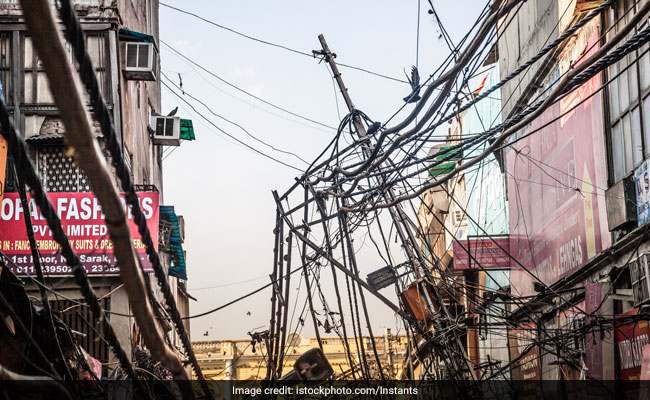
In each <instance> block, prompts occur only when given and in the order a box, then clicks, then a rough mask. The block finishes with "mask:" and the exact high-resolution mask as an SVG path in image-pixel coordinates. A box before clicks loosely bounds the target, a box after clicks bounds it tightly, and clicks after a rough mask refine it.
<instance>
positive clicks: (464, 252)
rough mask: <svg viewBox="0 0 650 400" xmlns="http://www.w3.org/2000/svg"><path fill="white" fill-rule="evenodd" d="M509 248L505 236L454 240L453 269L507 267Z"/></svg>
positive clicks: (508, 263) (508, 240)
mask: <svg viewBox="0 0 650 400" xmlns="http://www.w3.org/2000/svg"><path fill="white" fill-rule="evenodd" d="M509 248H510V239H508V238H507V237H495V238H487V237H468V238H467V239H466V240H454V244H453V249H454V269H458V270H460V269H509V268H510V255H509Z"/></svg>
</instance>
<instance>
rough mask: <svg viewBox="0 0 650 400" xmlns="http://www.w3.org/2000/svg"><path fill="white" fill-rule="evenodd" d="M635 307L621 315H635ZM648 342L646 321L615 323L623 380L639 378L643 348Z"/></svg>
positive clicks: (649, 335) (649, 339)
mask: <svg viewBox="0 0 650 400" xmlns="http://www.w3.org/2000/svg"><path fill="white" fill-rule="evenodd" d="M637 312H638V310H637V309H634V310H632V311H628V312H626V313H625V314H622V316H629V315H636V314H637ZM649 344H650V330H649V329H648V321H637V322H626V321H618V322H617V324H616V350H617V353H618V361H619V366H620V372H621V379H622V380H624V381H629V380H639V378H640V376H641V367H642V365H643V348H644V347H646V346H647V345H649Z"/></svg>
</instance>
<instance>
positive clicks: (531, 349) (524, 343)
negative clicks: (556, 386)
mask: <svg viewBox="0 0 650 400" xmlns="http://www.w3.org/2000/svg"><path fill="white" fill-rule="evenodd" d="M508 339H509V342H510V343H509V347H510V359H511V360H513V367H512V379H513V380H515V381H537V380H540V379H541V359H540V356H539V348H538V347H537V346H535V345H533V343H535V342H537V324H535V323H534V322H530V323H527V324H524V325H521V326H520V327H518V328H517V329H512V330H509V331H508ZM515 360H516V361H515Z"/></svg>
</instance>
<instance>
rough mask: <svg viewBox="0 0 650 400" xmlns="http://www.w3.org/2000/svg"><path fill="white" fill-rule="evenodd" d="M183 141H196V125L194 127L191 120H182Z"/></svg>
mask: <svg viewBox="0 0 650 400" xmlns="http://www.w3.org/2000/svg"><path fill="white" fill-rule="evenodd" d="M181 139H183V140H194V139H196V138H195V137H194V125H192V120H191V119H182V118H181Z"/></svg>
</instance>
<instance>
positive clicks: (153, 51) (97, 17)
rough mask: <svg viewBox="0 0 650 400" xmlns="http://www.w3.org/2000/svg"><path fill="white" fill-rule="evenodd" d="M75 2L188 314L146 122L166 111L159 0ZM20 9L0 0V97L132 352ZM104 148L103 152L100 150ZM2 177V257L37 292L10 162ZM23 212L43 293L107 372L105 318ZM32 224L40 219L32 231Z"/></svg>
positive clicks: (102, 236) (176, 226)
mask: <svg viewBox="0 0 650 400" xmlns="http://www.w3.org/2000/svg"><path fill="white" fill-rule="evenodd" d="M74 3H75V11H76V13H77V15H78V16H79V19H80V23H81V26H82V28H83V30H84V33H85V36H86V47H87V50H88V52H89V54H90V56H91V60H92V63H93V67H94V70H95V73H96V75H97V78H98V81H99V83H100V89H101V94H102V96H103V98H104V100H105V102H106V104H107V106H108V108H109V110H110V112H111V117H112V121H113V125H114V127H115V131H116V135H117V137H118V140H119V143H120V146H121V149H122V154H123V158H124V160H125V162H126V164H127V166H128V169H129V171H130V174H131V179H132V181H133V183H134V184H135V186H136V191H137V192H138V197H139V198H140V201H141V208H142V209H143V211H144V214H145V217H146V218H147V222H148V227H149V230H150V232H151V234H152V237H153V238H154V240H156V241H158V245H159V248H158V250H159V251H160V253H159V254H160V257H161V260H162V263H163V267H164V268H165V270H167V271H168V273H169V276H168V280H169V284H170V286H171V288H172V291H173V294H174V296H175V297H176V302H177V304H178V305H179V307H180V311H181V315H183V316H187V315H188V314H189V299H190V296H189V295H188V294H187V290H186V286H185V280H186V279H187V277H186V274H185V254H184V251H183V249H182V242H183V238H184V221H183V220H182V217H179V216H177V215H176V213H175V210H174V208H173V207H169V206H162V204H164V197H163V179H162V176H163V175H162V174H163V167H162V152H163V145H162V144H161V143H160V142H157V141H156V139H155V138H156V134H157V131H156V129H157V127H156V126H155V124H153V125H154V126H152V122H151V121H152V116H159V115H166V114H167V113H163V111H162V110H161V89H160V81H159V79H158V77H159V76H160V57H159V54H158V51H159V50H158V46H157V43H158V42H159V41H158V32H159V28H158V1H156V0H112V1H100V0H90V1H75V2H74ZM21 14H22V12H21V9H20V6H19V4H18V2H17V1H2V2H0V80H1V82H2V89H3V90H2V91H3V94H4V99H5V102H6V104H7V106H8V108H9V109H10V111H11V112H12V115H13V122H14V124H15V126H16V127H17V128H18V129H19V130H20V132H21V135H22V136H23V138H24V139H25V142H26V143H27V145H28V148H29V151H30V153H31V156H32V160H33V162H34V164H35V166H36V169H37V171H38V174H39V176H40V178H41V180H42V182H43V185H44V188H45V190H46V191H47V192H48V193H49V195H48V196H49V197H50V200H51V201H52V203H53V204H54V205H55V207H56V208H57V212H58V213H59V216H60V218H61V220H62V223H63V226H64V229H65V230H66V233H67V234H68V237H69V239H70V240H71V243H72V245H73V248H74V249H75V251H76V252H77V253H78V254H79V255H80V258H81V261H82V263H83V265H84V267H85V269H86V271H87V272H88V275H89V279H90V283H91V286H92V287H93V289H94V290H95V292H96V293H97V295H98V296H99V297H100V298H101V302H102V305H103V307H104V308H105V309H106V310H107V311H108V312H109V319H110V323H111V324H112V326H113V327H114V329H115V332H116V334H117V338H118V340H119V341H120V344H121V346H122V348H123V349H124V350H125V351H126V353H127V355H128V356H129V357H132V356H133V354H134V352H135V350H136V348H137V347H138V345H140V344H141V340H140V336H139V331H138V328H137V326H136V324H135V320H134V318H132V317H131V316H130V315H131V312H130V307H129V304H128V298H127V295H126V291H125V290H124V288H123V287H122V284H121V282H120V279H119V276H118V273H119V266H118V265H116V262H115V258H114V257H113V256H112V244H110V241H109V240H108V236H107V234H106V229H105V226H104V221H103V214H102V213H101V209H100V208H99V206H98V204H97V201H96V198H95V197H94V195H93V194H92V192H91V188H90V186H89V183H88V180H87V178H86V177H85V175H84V173H83V172H82V171H81V169H80V167H79V166H78V165H77V164H76V163H75V162H74V151H73V149H69V148H68V147H67V146H66V144H65V141H64V136H63V133H64V132H65V127H64V126H63V123H62V121H61V119H60V117H59V114H58V110H57V107H56V106H55V104H54V100H53V97H52V94H51V93H50V89H49V87H48V78H47V75H46V72H45V70H44V68H43V66H42V64H41V62H40V60H39V57H38V54H36V51H35V50H34V48H33V46H32V42H31V37H30V34H29V31H28V30H27V27H26V25H25V23H24V21H23V18H22V16H21ZM68 48H69V45H68ZM69 51H70V61H72V59H73V57H72V50H71V49H70V48H69ZM95 126H96V132H97V138H98V141H99V143H100V147H102V148H103V147H104V144H103V138H102V137H101V134H100V130H99V127H98V125H97V123H95ZM104 154H105V155H106V154H107V152H106V151H105V150H104ZM107 158H108V159H109V161H110V158H109V157H108V156H107ZM109 165H110V162H109ZM113 173H114V172H113ZM115 179H117V178H115ZM5 182H6V190H5V196H4V200H3V203H2V219H3V221H2V224H3V225H4V226H5V227H8V226H9V225H8V224H9V221H10V220H13V221H14V222H15V223H16V224H18V225H21V224H22V227H18V225H16V229H15V230H13V232H14V233H13V234H8V233H7V230H3V232H4V233H3V234H2V235H0V236H2V237H1V238H0V241H2V250H3V252H4V254H5V256H6V257H7V259H8V261H9V263H8V266H9V268H11V269H12V270H13V271H14V272H15V273H16V274H17V275H18V276H19V277H21V278H22V279H23V280H24V281H25V282H26V286H27V288H28V293H31V294H35V293H36V292H37V287H36V285H34V283H33V282H32V281H31V280H30V276H31V275H33V274H34V270H33V262H31V261H30V259H29V257H31V256H30V254H31V253H30V249H29V247H28V246H27V247H25V246H24V245H22V244H21V243H25V240H26V236H25V228H24V218H23V215H22V213H21V210H22V208H21V206H20V202H19V196H18V194H17V193H16V192H17V190H18V188H17V186H16V180H15V173H14V170H13V168H12V167H11V164H9V167H8V168H7V173H6V179H5ZM116 182H117V181H116ZM118 187H119V186H118ZM30 208H32V207H30ZM126 211H127V214H128V218H129V224H131V233H132V237H133V238H134V247H135V248H136V251H137V252H138V255H139V256H140V259H141V261H142V265H143V268H144V271H145V272H146V274H145V275H147V279H149V280H151V282H152V285H151V287H152V288H153V290H154V295H155V297H156V299H157V303H158V304H157V305H158V309H157V310H154V311H155V312H156V315H157V316H158V318H159V320H161V321H162V325H163V328H164V329H165V330H166V331H167V334H168V337H169V340H170V342H171V343H172V344H173V345H174V346H176V347H177V348H178V349H179V351H180V341H179V338H178V337H177V334H176V333H175V331H174V330H173V329H172V326H171V322H169V318H168V313H167V310H166V309H165V307H166V306H165V305H164V300H163V299H162V295H161V293H160V289H159V287H158V285H157V284H155V280H156V279H155V277H154V276H153V274H152V273H151V271H152V270H151V266H150V263H148V259H147V257H146V254H145V253H144V246H143V244H142V242H141V241H140V240H139V234H137V229H136V227H135V224H134V223H133V222H132V218H131V215H130V212H128V209H127V210H126ZM31 212H32V214H33V218H32V219H33V223H34V225H35V231H36V236H37V237H36V239H37V243H38V244H39V251H40V254H41V257H42V258H41V261H42V267H43V270H44V274H45V276H46V277H47V281H46V283H47V284H48V285H49V286H51V287H56V291H55V292H50V293H49V299H50V303H51V307H52V309H53V310H54V311H55V312H56V313H57V316H58V317H60V318H61V320H62V321H64V322H65V323H66V324H67V325H68V326H69V327H70V329H71V330H72V331H73V332H77V333H78V339H79V340H80V341H81V342H82V345H83V348H84V350H86V351H87V352H88V354H89V355H90V356H92V357H93V358H95V359H97V360H99V361H100V362H101V363H102V364H103V365H104V367H103V370H102V375H103V376H109V377H111V376H112V377H115V375H114V374H115V371H114V366H115V365H116V363H115V359H114V357H113V355H112V353H111V351H110V349H109V347H108V344H107V342H106V341H105V340H104V339H103V332H102V329H103V328H102V327H101V326H98V327H95V326H92V325H91V324H90V323H89V321H92V319H91V318H90V314H89V313H90V311H89V310H88V309H87V307H85V306H83V298H82V296H81V294H80V293H79V291H78V288H77V286H76V285H75V284H74V282H73V281H72V280H71V279H70V278H69V276H70V271H69V267H67V266H66V265H65V263H64V261H63V259H62V258H61V256H60V254H58V252H57V248H56V247H55V246H50V247H48V243H51V233H50V232H48V231H47V230H46V229H45V227H43V225H44V221H43V220H42V218H40V219H39V217H38V211H37V210H36V207H35V205H34V206H33V209H32V210H31ZM91 224H92V225H91ZM12 227H13V225H12ZM39 227H40V228H42V229H41V230H40V231H38V229H40V228H39ZM23 236H25V237H23ZM79 303H82V304H81V305H80V304H79ZM154 308H155V307H154ZM186 330H187V331H189V324H186Z"/></svg>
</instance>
